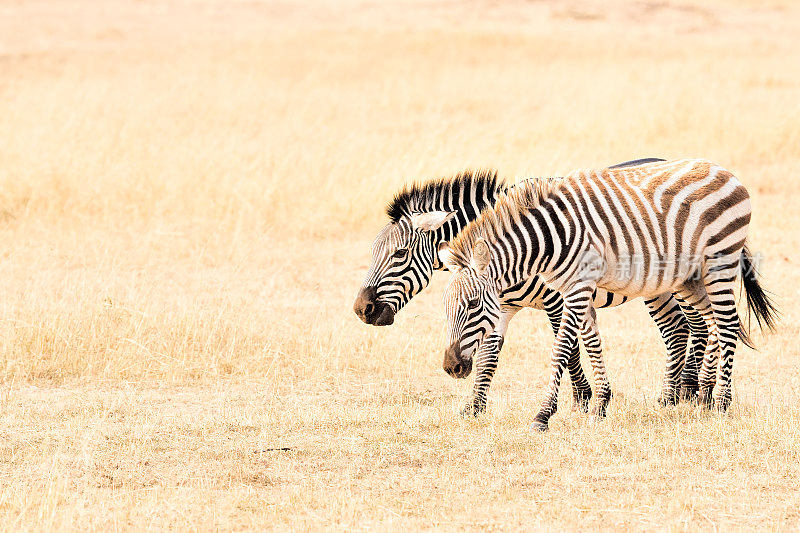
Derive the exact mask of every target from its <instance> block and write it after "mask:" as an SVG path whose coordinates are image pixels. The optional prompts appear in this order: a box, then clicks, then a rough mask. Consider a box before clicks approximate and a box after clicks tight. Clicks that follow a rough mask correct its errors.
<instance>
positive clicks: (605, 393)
mask: <svg viewBox="0 0 800 533" xmlns="http://www.w3.org/2000/svg"><path fill="white" fill-rule="evenodd" d="M581 337H582V339H583V345H584V346H585V347H586V353H587V354H588V355H589V360H590V361H591V362H592V370H593V371H594V388H595V391H596V393H597V394H596V396H595V404H594V409H592V414H593V415H595V416H597V417H598V418H604V417H605V416H606V408H607V407H608V402H610V401H611V383H610V382H609V381H608V376H607V375H606V365H605V363H603V349H602V345H601V343H600V332H599V331H598V329H597V315H596V313H595V310H594V308H591V307H590V308H589V312H588V313H587V314H586V320H585V321H584V323H583V325H582V327H581Z"/></svg>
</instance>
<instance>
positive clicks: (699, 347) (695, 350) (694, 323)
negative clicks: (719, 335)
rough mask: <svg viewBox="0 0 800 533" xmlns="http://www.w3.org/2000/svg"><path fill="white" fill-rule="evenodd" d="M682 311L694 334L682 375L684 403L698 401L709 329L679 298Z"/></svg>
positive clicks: (698, 315)
mask: <svg viewBox="0 0 800 533" xmlns="http://www.w3.org/2000/svg"><path fill="white" fill-rule="evenodd" d="M678 301H679V303H680V304H681V309H682V310H683V314H684V316H685V317H686V320H687V321H688V322H689V329H690V330H691V332H692V341H691V346H690V348H689V353H688V354H686V364H685V365H684V366H683V372H682V373H681V386H680V393H679V396H680V399H681V400H684V401H697V390H698V381H697V379H698V374H699V372H700V367H701V366H702V364H703V356H704V354H705V351H706V345H707V344H708V327H706V321H705V320H704V319H703V317H702V316H701V315H700V314H699V313H698V312H697V311H695V309H694V307H692V306H691V305H688V304H687V303H685V302H684V301H682V300H680V298H678Z"/></svg>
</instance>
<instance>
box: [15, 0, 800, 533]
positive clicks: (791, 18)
mask: <svg viewBox="0 0 800 533" xmlns="http://www.w3.org/2000/svg"><path fill="white" fill-rule="evenodd" d="M0 143H1V144H0V380H2V381H1V383H0V530H14V531H19V530H59V529H90V530H108V529H145V528H150V529H167V528H169V529H180V530H184V529H192V530H212V529H223V530H229V529H264V528H275V529H281V530H286V529H299V530H305V529H320V528H331V527H335V528H345V527H348V528H350V527H352V528H356V529H370V528H374V529H384V528H390V529H395V530H408V529H413V530H416V529H428V528H434V529H448V530H450V529H522V528H526V529H528V528H536V529H570V530H577V529H584V528H591V529H604V530H611V529H658V530H662V529H666V530H684V529H703V530H712V529H726V530H727V529H730V528H736V529H755V528H765V529H772V530H797V529H798V528H800V405H799V404H798V402H800V357H798V333H800V328H798V325H797V324H798V319H800V272H798V266H797V265H798V260H797V257H796V253H797V250H798V249H800V231H799V230H798V227H800V211H798V208H797V202H798V198H800V180H798V178H799V177H800V175H799V174H798V172H800V5H797V4H795V3H793V2H790V1H788V0H773V1H770V2H757V1H755V0H754V1H743V0H739V1H733V2H723V1H722V0H719V1H712V0H709V1H703V2H699V3H697V4H693V5H689V4H681V3H675V2H672V1H667V2H630V3H629V2H620V1H617V0H612V1H609V2H603V3H599V2H588V1H579V0H569V1H566V2H555V1H553V2H548V1H541V2H521V1H516V0H512V1H510V2H493V1H489V0H477V1H473V2H465V3H463V4H462V3H456V2H449V1H444V0H441V1H426V0H418V1H417V0H406V1H403V2H399V3H391V4H390V3H381V2H374V1H372V0H366V1H357V0H348V1H346V2H334V1H333V0H330V1H320V2H317V3H311V4H309V3H306V2H299V1H297V2H295V1H282V2H278V1H275V2H272V1H265V2H259V1H252V2H251V1H248V2H245V1H241V2H239V1H233V2H223V1H221V0H196V1H194V0H192V1H190V0H185V1H174V2H172V1H169V2H167V1H163V0H115V1H113V2H96V1H91V0H79V1H70V2H68V1H66V0H58V1H42V0H39V1H36V0H0ZM646 156H659V157H666V158H673V157H693V156H698V157H705V158H709V159H712V160H715V161H717V162H719V163H721V164H723V165H725V166H726V167H727V168H729V169H731V170H733V171H734V172H735V173H736V174H737V175H738V176H739V177H740V179H741V180H742V181H743V182H744V183H745V184H746V185H747V186H748V187H749V189H750V191H751V194H752V196H753V211H754V218H753V222H752V224H751V241H752V249H753V250H754V251H757V252H761V253H762V254H763V256H764V260H763V265H762V274H763V281H764V284H765V286H766V287H767V288H768V289H771V290H772V291H773V292H774V293H775V297H776V301H777V303H778V305H779V306H780V308H781V310H782V312H783V316H782V321H781V323H780V326H779V328H778V330H777V331H776V332H775V333H774V334H771V335H761V334H756V335H755V336H754V338H755V340H756V341H757V343H758V345H759V347H760V351H758V352H756V351H752V350H749V349H746V348H740V349H739V351H738V353H737V359H736V367H735V374H734V403H733V406H732V408H731V411H730V412H729V413H728V414H726V415H722V416H720V415H717V414H712V413H709V412H706V411H703V410H701V409H699V408H696V407H694V406H691V405H680V406H677V407H672V408H662V407H659V406H658V404H657V403H656V398H657V396H658V393H659V390H660V382H661V379H662V373H663V365H664V360H665V356H664V348H663V345H662V342H661V340H660V337H659V335H658V332H657V330H656V329H655V327H654V326H653V325H652V323H651V322H650V319H649V317H648V316H647V313H646V312H645V309H644V306H643V305H642V304H641V303H639V302H634V303H631V304H628V305H625V306H622V307H621V308H619V309H615V310H609V311H603V312H601V313H600V314H599V325H600V328H601V332H602V334H603V339H604V345H605V348H606V361H607V364H608V368H609V374H610V377H611V379H612V383H613V386H614V389H615V390H616V391H619V393H621V394H620V396H618V397H615V400H614V401H613V402H612V404H611V407H610V411H609V416H608V418H607V420H605V421H603V422H601V423H592V421H591V420H590V418H589V417H588V416H586V415H581V414H577V413H572V412H570V409H569V403H570V401H571V400H570V395H569V394H562V400H563V403H562V408H561V409H560V411H559V413H558V414H556V416H555V417H554V418H553V419H552V421H551V424H550V426H551V430H550V431H549V432H548V433H547V434H536V433H534V432H532V431H531V430H530V428H529V424H530V422H531V420H532V418H533V416H534V414H535V412H536V408H537V407H538V404H539V401H540V400H541V398H542V394H543V392H544V386H545V384H546V379H547V375H548V363H547V361H548V358H549V349H550V345H551V342H552V334H551V333H550V330H549V327H548V326H547V320H546V317H545V316H544V314H542V313H540V312H534V311H529V312H525V313H521V314H520V317H519V318H517V319H516V320H515V321H514V323H513V324H512V326H511V328H510V332H509V337H508V340H507V342H506V345H505V348H504V351H503V354H502V360H501V365H500V368H499V370H498V373H497V376H496V378H495V381H494V385H493V387H492V389H491V393H490V403H489V409H488V411H487V413H486V415H485V416H483V417H481V418H479V419H477V420H462V419H460V418H459V417H458V414H457V413H458V410H459V408H460V407H461V404H462V402H463V401H464V400H465V399H466V397H467V395H468V393H469V389H470V387H471V382H470V381H471V380H467V381H456V380H453V379H451V378H450V377H448V376H447V375H446V374H445V373H444V372H443V371H442V369H441V360H442V353H443V350H444V336H443V324H444V319H443V313H442V310H441V293H442V289H443V286H444V284H445V283H446V276H445V275H444V274H440V275H438V276H437V277H436V278H435V279H434V283H433V284H432V286H431V288H430V289H429V290H428V291H427V292H426V293H424V294H422V295H420V296H419V297H417V298H416V299H415V300H414V301H412V302H411V303H410V304H409V305H408V306H407V308H406V309H405V310H403V311H402V312H401V313H399V314H398V315H397V320H396V322H395V325H394V326H392V327H391V328H374V327H369V326H366V325H364V324H362V323H361V322H360V321H359V320H358V318H357V317H356V316H355V315H354V314H353V312H352V309H351V306H352V300H353V298H354V296H355V293H356V291H357V289H358V287H359V285H360V283H361V279H362V276H363V275H364V273H365V269H366V267H367V264H368V261H369V243H370V241H371V239H372V237H373V235H374V234H375V233H376V232H377V230H378V229H379V228H380V227H381V226H382V225H383V224H384V223H385V216H384V214H383V206H384V204H385V203H386V202H387V201H388V200H389V199H390V198H391V196H392V194H393V192H394V191H395V190H396V189H397V188H398V187H400V186H401V185H402V184H403V183H405V182H407V181H410V180H415V179H427V178H434V177H440V176H447V175H450V174H453V173H455V172H457V171H459V170H462V169H464V168H467V167H496V168H498V169H499V171H500V172H501V174H502V175H504V176H507V177H508V179H514V178H515V177H522V176H532V175H558V174H562V173H564V172H567V171H569V170H571V169H572V168H576V167H590V166H600V165H607V164H611V163H616V162H619V161H624V160H627V159H633V158H637V157H646ZM585 368H586V369H587V371H588V370H589V367H588V365H585Z"/></svg>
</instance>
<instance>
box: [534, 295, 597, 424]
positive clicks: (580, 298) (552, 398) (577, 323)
mask: <svg viewBox="0 0 800 533" xmlns="http://www.w3.org/2000/svg"><path fill="white" fill-rule="evenodd" d="M593 292H594V283H589V282H583V283H580V284H576V285H575V286H573V287H572V288H570V289H569V291H568V292H566V293H565V294H564V313H563V315H562V317H561V325H560V326H559V328H558V334H557V335H556V340H555V342H554V343H553V352H552V356H551V358H550V372H551V373H550V384H549V385H548V389H547V394H546V395H545V399H544V401H543V402H542V407H541V408H540V409H539V412H538V413H537V414H536V417H535V418H534V420H533V429H536V430H538V431H547V423H548V422H549V420H550V417H551V416H553V414H554V413H555V412H556V409H557V408H558V386H559V385H560V384H561V376H562V375H563V373H564V367H565V366H567V361H568V360H569V355H570V353H571V351H572V347H573V345H575V343H576V342H577V337H578V331H579V330H580V328H581V327H582V326H583V322H584V321H585V320H586V315H587V313H588V312H589V309H590V308H591V305H592V294H593Z"/></svg>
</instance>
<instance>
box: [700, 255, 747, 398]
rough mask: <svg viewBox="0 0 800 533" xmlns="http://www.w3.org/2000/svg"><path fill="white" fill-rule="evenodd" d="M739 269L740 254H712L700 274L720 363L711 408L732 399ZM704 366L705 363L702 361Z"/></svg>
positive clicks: (737, 322) (737, 324)
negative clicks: (721, 255) (716, 256)
mask: <svg viewBox="0 0 800 533" xmlns="http://www.w3.org/2000/svg"><path fill="white" fill-rule="evenodd" d="M738 269H739V255H738V254H736V255H735V256H733V257H720V258H714V259H713V264H712V261H709V265H708V268H707V273H706V275H705V276H704V277H703V282H704V283H705V286H706V292H707V293H708V298H709V300H710V301H711V307H712V309H713V311H714V321H715V322H716V325H717V330H718V333H717V341H718V342H719V351H720V354H721V355H720V357H721V359H720V365H719V381H718V387H717V394H716V397H715V398H714V408H715V409H717V410H720V411H725V410H727V409H728V406H729V405H730V403H731V398H732V395H731V375H732V373H733V356H734V354H735V352H736V340H737V338H738V336H739V313H738V312H737V310H736V298H735V296H734V287H735V284H736V283H735V282H736V274H737V273H738ZM703 367H704V369H705V364H704V365H703Z"/></svg>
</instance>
